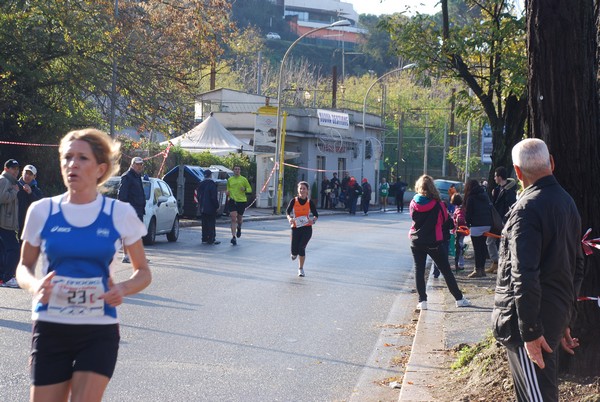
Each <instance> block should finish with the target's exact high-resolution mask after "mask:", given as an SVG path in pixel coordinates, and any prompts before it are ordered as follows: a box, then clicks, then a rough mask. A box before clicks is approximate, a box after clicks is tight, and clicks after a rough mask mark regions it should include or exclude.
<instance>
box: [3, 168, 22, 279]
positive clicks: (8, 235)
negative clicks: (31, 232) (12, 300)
mask: <svg viewBox="0 0 600 402" xmlns="http://www.w3.org/2000/svg"><path fill="white" fill-rule="evenodd" d="M19 166H20V165H19V162H17V161H16V160H14V159H9V160H7V161H6V162H5V163H4V171H3V172H2V174H0V286H2V287H8V288H18V287H19V284H18V283H17V280H16V279H15V271H16V270H17V265H18V263H19V239H18V238H17V232H18V230H19V201H18V199H17V197H18V193H19V192H20V188H19V184H18V183H17V178H18V177H19Z"/></svg>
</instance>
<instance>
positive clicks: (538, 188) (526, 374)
mask: <svg viewBox="0 0 600 402" xmlns="http://www.w3.org/2000/svg"><path fill="white" fill-rule="evenodd" d="M512 160H513V164H514V167H515V171H516V173H517V177H518V178H519V180H520V181H521V183H522V185H523V188H524V191H523V193H522V194H521V196H520V197H519V199H518V200H517V202H516V204H515V205H514V206H513V207H512V209H511V210H510V212H509V214H508V219H507V221H506V224H505V226H504V229H503V231H502V239H501V242H502V244H501V247H500V259H499V267H498V277H497V281H496V294H495V298H494V305H495V306H494V310H493V312H492V324H493V332H494V337H495V338H496V339H497V340H498V341H499V342H501V343H502V344H504V346H506V351H507V354H508V362H509V367H510V370H511V373H512V377H513V382H514V389H515V393H516V396H517V400H518V401H542V400H543V401H558V347H559V345H562V347H563V349H564V350H565V351H566V352H567V353H570V354H574V350H573V349H574V348H576V347H577V346H578V345H579V342H578V340H577V339H576V338H572V337H571V333H570V329H569V325H570V322H573V321H574V312H575V303H576V298H577V295H578V293H579V289H580V286H581V281H582V278H583V252H582V248H581V244H580V239H581V235H582V232H581V219H580V216H579V212H578V211H577V207H576V206H575V202H574V201H573V199H572V198H571V196H570V195H569V194H568V193H567V192H566V191H565V190H564V189H563V188H562V187H561V186H560V184H558V182H557V181H556V179H555V178H554V176H553V174H552V171H553V170H554V161H553V159H552V157H551V156H550V155H549V153H548V148H547V146H546V144H545V143H544V142H543V141H542V140H539V139H526V140H523V141H521V142H519V143H518V144H517V145H515V146H514V148H513V149H512Z"/></svg>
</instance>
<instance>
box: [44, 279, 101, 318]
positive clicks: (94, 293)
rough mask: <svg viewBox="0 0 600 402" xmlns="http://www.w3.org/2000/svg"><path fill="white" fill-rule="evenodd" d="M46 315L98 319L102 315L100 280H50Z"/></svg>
mask: <svg viewBox="0 0 600 402" xmlns="http://www.w3.org/2000/svg"><path fill="white" fill-rule="evenodd" d="M52 285H53V288H52V294H51V295H50V302H49V303H48V314H50V315H56V316H81V317H84V316H85V317H98V316H103V315H104V300H103V299H100V298H99V297H100V296H102V294H104V286H103V284H102V278H101V277H98V278H71V277H67V276H55V277H54V278H52Z"/></svg>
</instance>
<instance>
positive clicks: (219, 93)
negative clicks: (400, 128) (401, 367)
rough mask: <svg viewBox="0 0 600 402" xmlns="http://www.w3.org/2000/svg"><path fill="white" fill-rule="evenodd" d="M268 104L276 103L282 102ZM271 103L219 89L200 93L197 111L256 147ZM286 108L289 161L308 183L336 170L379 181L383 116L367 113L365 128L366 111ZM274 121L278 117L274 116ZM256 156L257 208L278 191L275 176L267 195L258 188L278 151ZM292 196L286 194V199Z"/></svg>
mask: <svg viewBox="0 0 600 402" xmlns="http://www.w3.org/2000/svg"><path fill="white" fill-rule="evenodd" d="M268 102H269V104H270V105H277V100H269V101H268ZM266 104H267V98H266V97H264V96H258V95H253V94H247V93H243V92H239V91H233V90H229V89H217V90H214V91H210V92H207V93H204V94H202V95H200V97H199V99H198V100H197V102H196V110H197V113H198V114H199V116H202V117H203V118H206V116H208V115H209V114H210V112H213V113H214V116H215V117H216V118H217V120H218V121H219V122H220V123H221V124H222V125H223V126H225V128H227V130H229V131H230V132H231V133H232V134H234V135H235V136H236V137H238V138H239V139H240V140H242V141H243V142H245V143H247V144H249V145H254V139H255V131H256V121H257V115H258V110H259V108H261V107H263V106H265V105H266ZM272 109H273V110H276V108H272ZM284 112H285V114H287V116H286V118H285V128H286V139H285V151H286V152H287V154H286V163H289V164H291V165H294V166H295V167H296V171H297V180H305V181H308V182H309V183H310V184H311V185H312V183H313V182H316V183H317V184H318V185H319V186H320V184H321V180H322V179H323V176H324V175H326V176H327V177H328V178H331V177H332V174H333V173H334V172H336V173H338V176H339V177H340V178H341V177H343V173H344V172H346V171H347V172H349V173H350V175H351V176H354V177H356V179H357V180H360V179H361V178H362V177H366V178H367V179H368V180H369V182H370V183H377V182H378V180H379V177H378V173H379V172H378V169H379V165H380V158H381V151H380V150H381V147H380V146H379V144H380V143H381V142H380V141H381V136H382V133H383V130H384V127H383V124H382V120H381V116H377V115H372V114H365V128H364V130H363V127H362V111H356V110H348V109H335V110H331V109H315V108H285V110H284ZM199 116H198V115H197V117H199ZM273 120H274V121H275V120H276V119H275V116H274V117H273ZM275 125H276V121H275ZM365 144H367V145H366V146H365ZM365 150H366V153H365ZM255 157H256V164H257V175H256V180H257V206H258V207H262V208H266V207H272V206H274V205H273V194H274V190H275V188H274V187H275V186H274V184H273V182H272V179H271V181H270V182H269V185H268V186H267V188H266V191H265V192H264V193H258V192H259V191H260V189H261V187H262V186H263V185H264V183H266V182H267V180H268V179H269V176H270V175H271V172H272V170H273V167H274V159H275V158H274V153H271V152H255ZM288 158H290V159H288ZM373 187H374V188H375V187H376V186H373ZM289 196H290V195H289V194H288V195H286V194H284V200H287V199H289ZM372 199H375V197H372Z"/></svg>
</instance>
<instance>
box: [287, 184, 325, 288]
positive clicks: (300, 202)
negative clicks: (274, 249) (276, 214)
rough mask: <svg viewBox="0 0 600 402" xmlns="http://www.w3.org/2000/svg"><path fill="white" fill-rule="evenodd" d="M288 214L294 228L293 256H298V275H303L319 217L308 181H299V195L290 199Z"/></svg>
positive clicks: (293, 257) (294, 257)
mask: <svg viewBox="0 0 600 402" xmlns="http://www.w3.org/2000/svg"><path fill="white" fill-rule="evenodd" d="M286 214H287V219H288V222H289V223H290V226H291V228H292V246H291V257H292V260H295V259H296V258H298V276H300V277H303V276H304V261H305V260H306V246H307V245H308V242H309V240H310V238H311V237H312V225H313V224H314V223H315V222H317V219H319V213H318V212H317V207H316V206H315V204H314V203H313V202H312V200H310V199H309V198H308V183H307V182H305V181H301V182H300V183H298V195H297V196H296V197H294V198H292V199H291V200H290V203H289V205H288V207H287V209H286ZM310 214H312V218H311V217H310Z"/></svg>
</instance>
